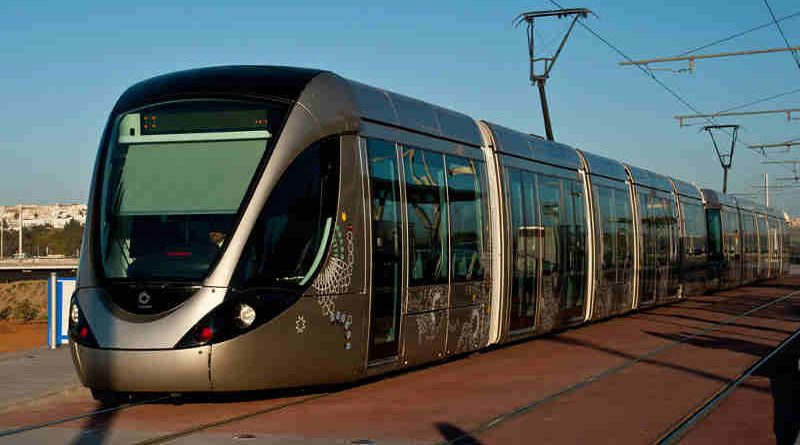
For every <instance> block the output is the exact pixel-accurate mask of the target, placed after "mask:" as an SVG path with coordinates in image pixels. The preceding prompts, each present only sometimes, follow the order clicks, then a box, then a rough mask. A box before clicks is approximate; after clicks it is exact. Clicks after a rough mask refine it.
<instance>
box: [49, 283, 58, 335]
mask: <svg viewBox="0 0 800 445" xmlns="http://www.w3.org/2000/svg"><path fill="white" fill-rule="evenodd" d="M56 284H57V282H56V273H55V272H50V283H49V286H47V290H48V295H47V307H48V308H49V309H50V310H49V311H48V312H49V313H48V316H47V330H48V333H47V339H48V341H47V343H49V345H50V349H55V348H56V346H58V345H57V344H56V342H57V339H58V333H57V332H56V326H57V325H58V323H57V320H56V317H57V315H56V314H57V312H56V305H57V304H58V302H57V301H56Z"/></svg>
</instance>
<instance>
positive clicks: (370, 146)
mask: <svg viewBox="0 0 800 445" xmlns="http://www.w3.org/2000/svg"><path fill="white" fill-rule="evenodd" d="M367 157H368V163H369V184H370V199H371V203H370V204H371V206H370V207H371V221H372V240H371V242H372V286H371V289H372V295H371V298H372V303H371V304H370V333H369V334H370V335H369V352H368V356H369V361H370V362H375V361H379V360H384V359H390V358H392V357H396V356H397V351H398V345H399V338H400V302H401V296H402V295H403V289H402V282H403V258H402V252H403V245H402V243H403V237H402V231H401V227H402V219H401V201H400V183H399V173H398V161H397V152H396V150H395V145H394V144H393V143H391V142H386V141H381V140H373V139H367Z"/></svg>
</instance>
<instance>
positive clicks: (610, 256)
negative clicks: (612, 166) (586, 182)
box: [595, 186, 633, 283]
mask: <svg viewBox="0 0 800 445" xmlns="http://www.w3.org/2000/svg"><path fill="white" fill-rule="evenodd" d="M595 200H596V201H597V203H598V208H599V213H600V214H599V220H600V221H599V224H600V231H601V235H602V237H601V243H602V253H603V254H602V262H601V270H602V271H603V272H604V277H605V279H606V280H607V281H609V282H610V283H624V282H626V281H627V279H628V275H629V273H630V272H629V271H627V269H628V268H630V267H631V262H632V257H631V252H630V249H631V247H632V246H631V245H630V242H631V241H630V240H631V234H632V231H633V228H632V225H633V221H632V220H631V216H630V213H631V211H630V203H629V201H628V193H627V192H626V191H625V190H622V189H617V188H611V187H602V186H597V187H595Z"/></svg>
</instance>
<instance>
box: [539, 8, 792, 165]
mask: <svg viewBox="0 0 800 445" xmlns="http://www.w3.org/2000/svg"><path fill="white" fill-rule="evenodd" d="M549 2H550V3H552V4H553V5H554V6H556V7H557V8H562V9H563V6H561V4H560V3H558V2H557V1H556V0H549ZM797 15H800V12H798V13H795V14H790V15H789V16H785V17H783V18H781V19H780V20H786V19H788V18H791V17H795V16H797ZM773 22H774V20H773ZM773 22H770V23H769V24H767V25H761V26H759V27H756V28H754V29H751V30H748V31H745V32H744V33H745V34H746V33H747V32H750V31H754V30H755V29H761V28H764V27H765V26H769V25H771V24H772V23H773ZM578 24H579V25H581V26H582V27H583V28H584V29H585V30H586V31H588V32H589V33H590V34H592V35H593V36H595V37H596V38H597V39H598V40H600V41H601V42H603V44H605V45H606V46H608V47H609V48H611V50H613V51H614V52H616V53H617V54H619V55H620V56H622V58H624V59H625V60H627V61H628V62H633V59H632V58H631V57H630V56H628V55H627V54H625V52H623V51H622V50H621V49H619V48H618V47H617V46H615V45H614V44H612V43H611V42H609V41H608V40H606V39H605V38H604V37H603V36H601V35H600V34H598V33H597V32H596V31H595V30H594V29H592V28H591V27H590V26H589V25H587V24H586V23H584V22H583V21H580V20H578ZM732 38H733V37H732ZM719 43H721V42H719ZM712 44H716V43H714V42H712ZM708 46H711V44H709V45H704V46H702V47H698V48H696V49H694V50H691V51H689V53H691V52H694V51H696V50H700V49H703V48H707V47H708ZM635 66H636V67H637V68H638V69H639V70H640V71H642V72H643V73H644V74H645V75H646V76H647V77H649V78H650V79H652V80H653V81H654V82H656V84H658V85H659V86H660V87H661V88H663V89H664V90H665V91H667V92H668V93H669V94H670V95H671V96H672V97H673V98H675V99H676V100H677V101H678V102H680V103H681V104H683V105H684V106H685V107H686V108H688V109H690V110H692V111H693V112H695V114H703V113H702V112H700V111H699V110H698V108H697V107H695V106H694V105H692V104H691V103H690V102H689V101H688V100H686V99H684V98H683V97H682V96H681V95H680V94H678V93H677V92H676V91H675V90H673V89H672V88H670V87H669V86H668V85H667V84H665V83H664V82H663V81H662V80H661V79H659V78H658V77H657V76H656V75H655V73H653V71H651V70H649V69H647V68H646V67H644V66H642V65H635ZM797 92H800V88H797V89H795V90H791V91H787V92H783V93H779V94H776V95H773V96H770V97H767V98H762V99H758V100H755V101H752V102H750V103H747V104H744V105H738V106H735V107H732V108H729V109H726V110H721V111H719V112H726V111H733V110H736V109H740V108H745V107H747V106H750V105H755V104H757V103H761V102H766V101H768V100H773V99H777V98H779V97H782V96H787V95H790V94H794V93H797ZM703 119H704V120H705V121H706V122H707V123H709V124H711V125H715V124H716V123H717V122H716V121H715V120H714V119H713V118H709V117H704V118H703ZM723 131H724V130H723ZM724 132H725V133H726V134H728V135H729V136H731V137H733V135H732V133H730V132H728V131H724ZM736 143H737V144H741V145H742V146H743V147H745V148H748V146H749V145H750V144H749V143H747V142H746V141H744V140H743V139H742V138H741V137H740V138H739V139H738V141H737V142H736ZM764 157H767V156H766V154H764Z"/></svg>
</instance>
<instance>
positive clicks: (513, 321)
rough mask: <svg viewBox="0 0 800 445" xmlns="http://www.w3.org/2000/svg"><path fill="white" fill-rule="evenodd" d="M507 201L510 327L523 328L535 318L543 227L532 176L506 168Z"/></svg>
mask: <svg viewBox="0 0 800 445" xmlns="http://www.w3.org/2000/svg"><path fill="white" fill-rule="evenodd" d="M508 182H509V192H510V200H509V202H510V205H511V218H512V221H511V230H512V233H511V238H512V243H513V246H512V276H513V277H512V284H511V307H510V310H509V316H510V320H509V324H510V331H511V333H512V334H514V333H522V332H527V331H529V330H530V329H532V328H533V327H534V324H535V322H536V297H537V295H538V288H539V287H538V284H539V268H540V264H541V248H540V246H541V244H542V236H543V234H544V229H543V228H542V226H541V225H540V222H539V215H538V214H539V212H538V207H539V205H538V199H537V197H536V186H535V176H534V175H533V174H532V173H529V172H524V171H522V170H518V169H516V168H509V169H508Z"/></svg>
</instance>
